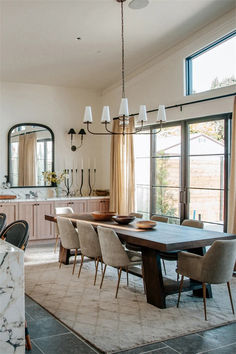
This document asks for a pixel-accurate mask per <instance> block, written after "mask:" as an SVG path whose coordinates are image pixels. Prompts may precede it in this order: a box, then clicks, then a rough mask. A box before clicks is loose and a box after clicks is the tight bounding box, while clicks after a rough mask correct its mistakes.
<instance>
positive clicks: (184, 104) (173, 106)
mask: <svg viewBox="0 0 236 354" xmlns="http://www.w3.org/2000/svg"><path fill="white" fill-rule="evenodd" d="M235 95H236V92H234V93H229V94H227V95H222V96H216V97H209V98H203V99H201V100H197V101H191V102H185V103H178V104H175V105H172V106H167V107H165V109H171V108H177V107H180V110H181V111H182V107H183V106H188V105H190V104H194V103H201V102H206V101H212V100H218V99H220V98H225V97H230V96H235ZM157 111H158V108H155V109H151V110H149V111H147V113H152V112H157ZM138 115H139V113H133V114H130V115H129V116H130V117H134V116H138ZM113 119H119V117H115V118H113Z"/></svg>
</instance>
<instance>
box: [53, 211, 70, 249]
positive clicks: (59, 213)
mask: <svg viewBox="0 0 236 354" xmlns="http://www.w3.org/2000/svg"><path fill="white" fill-rule="evenodd" d="M55 214H56V215H62V214H74V210H73V209H72V208H71V207H56V208H55ZM59 236H60V235H59V230H58V226H57V223H56V243H55V248H54V253H56V250H57V243H58V240H59Z"/></svg>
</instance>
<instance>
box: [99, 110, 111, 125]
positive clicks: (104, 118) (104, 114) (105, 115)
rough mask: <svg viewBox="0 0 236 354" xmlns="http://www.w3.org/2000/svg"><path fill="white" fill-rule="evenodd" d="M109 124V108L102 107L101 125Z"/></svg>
mask: <svg viewBox="0 0 236 354" xmlns="http://www.w3.org/2000/svg"><path fill="white" fill-rule="evenodd" d="M105 122H106V123H110V122H111V117H110V109H109V106H104V107H103V110H102V118H101V123H105Z"/></svg>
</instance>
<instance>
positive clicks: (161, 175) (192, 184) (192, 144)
mask: <svg viewBox="0 0 236 354" xmlns="http://www.w3.org/2000/svg"><path fill="white" fill-rule="evenodd" d="M230 123H231V114H221V115H217V116H211V117H205V118H199V119H191V120H185V121H181V122H175V123H167V124H165V126H164V128H162V130H161V132H159V133H157V134H151V135H143V136H142V135H140V136H139V137H137V138H135V147H136V149H135V155H136V176H137V174H138V178H137V180H136V199H137V201H136V205H137V210H138V211H140V212H143V213H144V215H146V217H150V216H152V215H154V214H156V215H164V216H168V218H169V222H170V223H177V224H179V223H181V222H182V221H183V220H184V219H188V218H190V219H197V220H202V221H203V222H204V227H205V228H209V229H212V230H218V231H223V230H224V231H226V225H227V202H228V176H229V158H230ZM158 128H159V127H155V128H151V132H152V133H154V132H155V131H156V129H158ZM137 145H138V146H139V148H138V149H137ZM148 151H149V154H148ZM141 155H142V156H141ZM140 182H141V183H140Z"/></svg>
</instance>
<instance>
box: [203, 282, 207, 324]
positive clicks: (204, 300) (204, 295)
mask: <svg viewBox="0 0 236 354" xmlns="http://www.w3.org/2000/svg"><path fill="white" fill-rule="evenodd" d="M202 292H203V304H204V315H205V321H207V311H206V284H205V283H202Z"/></svg>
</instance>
